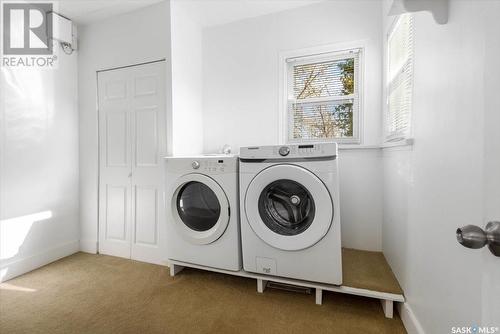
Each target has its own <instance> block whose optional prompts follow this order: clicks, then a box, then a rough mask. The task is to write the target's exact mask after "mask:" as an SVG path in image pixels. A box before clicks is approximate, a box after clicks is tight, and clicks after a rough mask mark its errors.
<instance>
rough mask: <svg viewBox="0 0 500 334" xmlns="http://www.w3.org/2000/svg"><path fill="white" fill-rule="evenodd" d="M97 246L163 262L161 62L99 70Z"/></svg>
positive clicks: (164, 143)
mask: <svg viewBox="0 0 500 334" xmlns="http://www.w3.org/2000/svg"><path fill="white" fill-rule="evenodd" d="M98 87H99V88H98V90H99V92H98V94H99V149H100V172H99V252H100V253H102V254H108V255H114V256H120V257H125V258H132V259H135V260H140V261H145V262H151V263H158V264H165V262H166V258H167V256H166V252H165V246H166V245H165V226H164V225H165V224H162V222H163V221H164V210H163V205H162V201H163V177H162V168H161V166H162V164H161V161H162V157H163V156H165V154H166V110H165V63H164V62H156V63H151V64H146V65H138V66H131V67H127V68H123V69H116V70H110V71H104V72H99V74H98Z"/></svg>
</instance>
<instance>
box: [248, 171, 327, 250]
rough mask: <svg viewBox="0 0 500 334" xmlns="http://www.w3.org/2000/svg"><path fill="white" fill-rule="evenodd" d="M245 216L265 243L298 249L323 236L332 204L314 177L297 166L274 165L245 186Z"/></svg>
mask: <svg viewBox="0 0 500 334" xmlns="http://www.w3.org/2000/svg"><path fill="white" fill-rule="evenodd" d="M245 213H246V215H247V218H248V222H249V224H250V226H251V227H252V229H253V231H254V232H255V233H256V234H257V235H258V236H259V237H260V238H261V239H262V240H263V241H264V242H266V243H267V244H269V245H271V246H273V247H275V248H278V249H283V250H300V249H305V248H308V247H311V246H313V245H314V244H316V243H317V242H318V241H319V240H321V239H322V238H323V237H324V236H325V235H326V233H327V232H328V230H329V229H330V226H331V224H332V219H333V204H332V199H331V197H330V193H329V192H328V189H327V188H326V187H325V185H324V184H323V182H322V181H321V180H320V179H319V178H318V177H317V176H316V175H314V174H313V173H311V172H310V171H308V170H307V169H305V168H302V167H299V166H296V165H276V166H272V167H269V168H267V169H265V170H263V171H262V172H260V173H259V174H257V176H255V178H254V179H253V180H252V182H251V183H250V185H249V186H248V189H247V192H246V196H245Z"/></svg>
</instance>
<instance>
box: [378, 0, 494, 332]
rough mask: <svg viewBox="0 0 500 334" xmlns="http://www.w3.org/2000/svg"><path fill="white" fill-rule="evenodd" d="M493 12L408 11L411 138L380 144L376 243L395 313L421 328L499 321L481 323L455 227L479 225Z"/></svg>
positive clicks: (471, 266) (474, 270)
mask: <svg viewBox="0 0 500 334" xmlns="http://www.w3.org/2000/svg"><path fill="white" fill-rule="evenodd" d="M388 6H389V1H386V3H385V8H384V26H385V31H387V29H388V28H389V27H390V24H391V22H392V19H389V18H387V17H385V13H387V10H388ZM499 16H500V4H499V3H498V2H496V1H490V2H485V1H450V20H449V22H448V24H446V25H438V24H436V23H435V22H434V20H433V19H432V16H431V15H430V14H429V13H425V12H419V13H416V14H415V68H414V71H415V79H414V80H415V82H414V107H413V114H414V116H413V123H414V129H413V130H414V137H415V144H414V146H413V147H406V148H393V149H386V150H384V152H383V169H384V210H383V214H384V224H383V251H384V254H385V256H386V258H387V260H388V261H389V263H390V265H391V266H392V268H393V271H394V272H395V274H396V276H397V278H398V280H399V282H400V283H401V285H402V288H403V290H404V291H405V296H406V298H407V304H406V307H405V308H404V310H406V312H405V314H404V316H403V318H405V317H407V316H408V315H409V314H413V315H414V318H413V320H415V321H416V322H414V323H417V324H419V325H417V326H420V327H421V329H422V330H423V331H425V332H427V333H447V332H451V327H452V326H472V325H474V324H477V325H480V326H481V325H483V326H490V325H491V326H496V325H498V324H487V323H484V324H481V299H480V298H481V257H480V256H479V255H480V253H478V252H477V251H476V252H474V251H472V250H467V249H465V248H462V247H461V246H460V245H458V243H457V241H456V239H455V230H456V228H457V227H460V226H464V225H468V224H475V225H483V203H484V201H483V180H482V175H483V174H482V173H483V154H484V150H483V148H484V136H483V132H484V123H483V116H484V101H485V100H484V99H485V95H484V91H485V89H486V88H488V87H485V86H484V73H485V71H488V68H486V67H485V65H484V59H485V48H486V46H487V45H486V41H485V36H490V37H491V31H496V33H495V34H496V38H498V32H499V31H500V26H499V24H500V23H499V22H498V17H499ZM495 17H496V18H495ZM492 27H494V28H493V30H492ZM384 36H385V33H384ZM384 49H385V48H384ZM496 53H497V54H490V55H489V59H500V54H498V51H497V52H496ZM490 89H491V88H490ZM494 89H496V91H498V87H495V88H494ZM490 92H491V91H490ZM484 251H485V252H487V250H484ZM408 311H409V312H408ZM407 319H411V317H410V318H408V317H407Z"/></svg>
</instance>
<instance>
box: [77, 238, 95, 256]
mask: <svg viewBox="0 0 500 334" xmlns="http://www.w3.org/2000/svg"><path fill="white" fill-rule="evenodd" d="M80 251H82V252H85V253H90V254H97V240H92V239H83V240H80Z"/></svg>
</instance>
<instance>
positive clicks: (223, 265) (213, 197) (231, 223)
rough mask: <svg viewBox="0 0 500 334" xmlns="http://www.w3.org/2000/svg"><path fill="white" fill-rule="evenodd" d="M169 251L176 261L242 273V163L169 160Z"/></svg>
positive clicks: (223, 157)
mask: <svg viewBox="0 0 500 334" xmlns="http://www.w3.org/2000/svg"><path fill="white" fill-rule="evenodd" d="M165 182H166V187H165V189H166V190H165V205H166V217H167V222H166V223H167V249H168V257H169V259H170V260H176V261H181V262H186V263H192V264H197V265H202V266H207V267H212V268H218V269H226V270H232V271H238V270H240V269H241V266H242V260H241V244H240V227H239V206H238V204H239V203H238V158H237V157H236V156H228V155H210V156H197V157H167V158H165Z"/></svg>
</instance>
